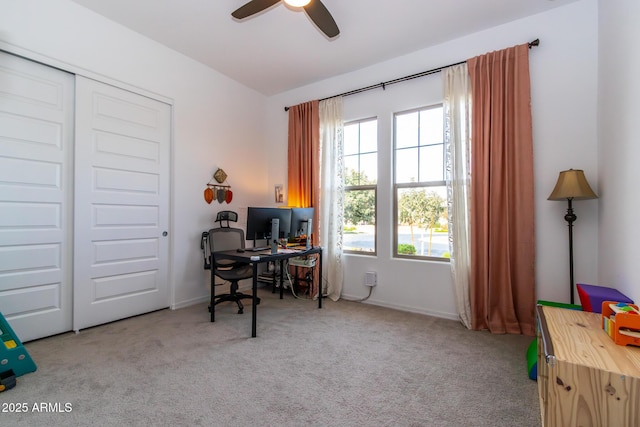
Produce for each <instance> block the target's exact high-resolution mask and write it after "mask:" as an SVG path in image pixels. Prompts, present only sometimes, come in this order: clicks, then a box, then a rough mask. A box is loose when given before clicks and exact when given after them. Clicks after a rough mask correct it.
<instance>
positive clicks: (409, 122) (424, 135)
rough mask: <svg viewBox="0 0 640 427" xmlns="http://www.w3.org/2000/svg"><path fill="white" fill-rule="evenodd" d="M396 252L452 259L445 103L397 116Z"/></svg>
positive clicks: (399, 255) (414, 256)
mask: <svg viewBox="0 0 640 427" xmlns="http://www.w3.org/2000/svg"><path fill="white" fill-rule="evenodd" d="M393 129H394V171H395V174H394V175H395V181H394V212H395V237H394V248H395V250H394V255H395V256H396V257H410V258H427V259H429V258H436V259H443V258H449V241H448V236H447V189H446V183H445V150H444V132H443V113H442V106H441V105H438V106H432V107H426V108H421V109H418V110H411V111H405V112H401V113H396V114H395V115H394V126H393Z"/></svg>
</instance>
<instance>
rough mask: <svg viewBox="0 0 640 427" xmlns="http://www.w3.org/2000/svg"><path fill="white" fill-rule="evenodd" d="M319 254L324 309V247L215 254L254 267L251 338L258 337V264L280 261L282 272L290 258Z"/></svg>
mask: <svg viewBox="0 0 640 427" xmlns="http://www.w3.org/2000/svg"><path fill="white" fill-rule="evenodd" d="M311 254H318V267H319V276H318V277H319V283H320V285H319V287H318V308H322V247H320V246H314V247H312V248H310V249H306V248H295V247H294V248H290V249H278V253H276V254H272V253H271V250H269V249H267V250H264V251H259V252H253V251H251V250H250V249H247V250H245V252H238V251H236V250H230V251H219V252H215V253H214V256H215V258H218V259H230V260H233V261H238V262H244V263H247V264H251V265H253V286H252V289H253V299H252V301H251V336H252V337H255V336H256V323H257V314H258V313H257V311H258V310H257V307H258V304H257V299H258V264H261V263H263V262H271V261H280V267H281V271H282V262H283V261H284V260H286V259H288V258H293V257H299V256H304V255H311ZM282 281H283V278H282V274H281V275H280V299H282V297H283V292H284V286H283V282H282ZM213 298H214V289H213V286H211V321H212V322H213V319H214V306H215V302H214V300H213Z"/></svg>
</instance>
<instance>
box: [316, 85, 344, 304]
mask: <svg viewBox="0 0 640 427" xmlns="http://www.w3.org/2000/svg"><path fill="white" fill-rule="evenodd" d="M319 110H320V200H319V206H318V208H319V209H318V210H319V212H318V214H319V215H320V223H319V224H320V225H319V228H320V230H318V234H319V237H320V246H322V248H323V262H322V267H323V271H322V277H323V281H325V282H326V283H327V286H326V295H327V296H328V297H329V298H331V299H332V300H334V301H337V300H338V299H339V298H340V294H341V292H342V282H343V266H342V217H343V210H344V157H343V152H344V149H343V146H344V142H343V137H342V135H343V117H342V97H336V98H330V99H327V100H324V101H320V106H319ZM324 288H325V287H324V286H321V287H320V290H321V292H322V289H324ZM323 295H324V294H323Z"/></svg>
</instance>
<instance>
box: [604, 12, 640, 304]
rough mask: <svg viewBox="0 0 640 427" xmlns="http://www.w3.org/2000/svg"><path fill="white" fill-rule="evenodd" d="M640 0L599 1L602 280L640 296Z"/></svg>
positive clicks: (636, 299) (629, 293)
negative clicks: (639, 51)
mask: <svg viewBox="0 0 640 427" xmlns="http://www.w3.org/2000/svg"><path fill="white" fill-rule="evenodd" d="M639 16H640V2H638V1H636V0H617V1H605V0H601V1H600V3H599V31H600V34H599V36H600V44H599V49H600V67H599V99H598V105H599V108H600V110H599V129H598V140H599V141H598V142H599V155H600V170H599V177H598V179H599V181H600V193H599V196H600V199H599V204H600V222H599V230H600V245H599V280H600V284H602V285H605V286H610V287H613V288H616V289H619V290H620V291H621V292H622V293H624V294H625V295H627V296H629V297H630V298H632V299H633V300H634V301H635V302H636V303H637V302H639V301H640V256H639V254H640V249H639V246H638V245H639V243H640V221H639V220H638V212H640V198H639V197H638V187H637V185H638V182H640V167H638V162H639V161H640V128H639V127H638V117H640V103H638V95H640V80H639V79H638V70H640V55H638V45H637V42H638V40H640V27H639V26H638V22H637V18H638V17H639Z"/></svg>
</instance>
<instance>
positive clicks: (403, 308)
mask: <svg viewBox="0 0 640 427" xmlns="http://www.w3.org/2000/svg"><path fill="white" fill-rule="evenodd" d="M340 298H342V299H345V300H347V301H355V300H360V299H362V296H355V295H346V294H342V295H340ZM361 302H362V303H363V304H371V305H377V306H378V307H386V308H392V309H394V310H400V311H407V312H409V313H417V314H426V315H427V316H433V317H439V318H442V319H449V320H455V321H459V320H460V319H459V317H458V315H457V314H456V313H447V312H444V311H436V310H425V309H424V308H418V307H410V306H405V305H399V304H389V303H388V302H381V301H376V300H374V299H368V300H366V301H361Z"/></svg>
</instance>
